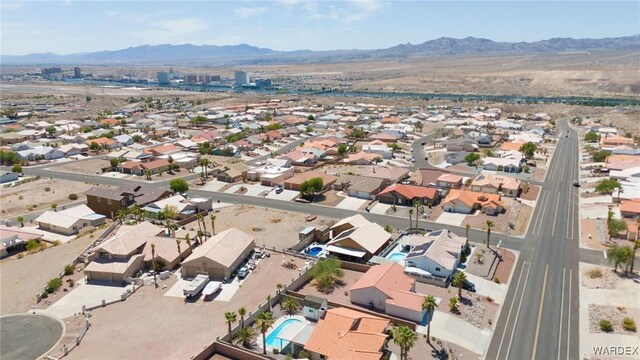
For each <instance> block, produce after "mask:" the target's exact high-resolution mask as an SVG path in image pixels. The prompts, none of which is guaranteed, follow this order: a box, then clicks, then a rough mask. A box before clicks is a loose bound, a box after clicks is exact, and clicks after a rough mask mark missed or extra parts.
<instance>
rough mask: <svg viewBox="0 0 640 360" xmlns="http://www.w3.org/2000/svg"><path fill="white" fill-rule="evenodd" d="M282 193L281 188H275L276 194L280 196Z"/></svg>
mask: <svg viewBox="0 0 640 360" xmlns="http://www.w3.org/2000/svg"><path fill="white" fill-rule="evenodd" d="M283 191H284V189H283V188H281V187H279V188H276V194H280V193H281V192H283Z"/></svg>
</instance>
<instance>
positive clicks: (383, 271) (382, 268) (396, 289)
mask: <svg viewBox="0 0 640 360" xmlns="http://www.w3.org/2000/svg"><path fill="white" fill-rule="evenodd" d="M414 284H415V280H414V279H413V278H412V277H410V276H408V275H405V273H404V267H403V266H402V265H400V264H398V263H397V262H392V263H388V264H383V265H376V266H373V267H371V268H370V269H369V270H368V271H367V272H366V273H365V274H364V275H363V276H362V277H360V279H358V281H356V283H355V284H353V286H352V287H351V288H350V289H349V291H358V290H362V289H366V288H372V287H373V288H376V289H378V290H379V291H381V292H383V293H384V294H385V295H387V300H386V302H387V303H388V304H393V305H395V306H398V307H402V308H405V309H411V310H414V311H422V302H423V300H424V295H423V294H418V293H415V292H413V291H412V289H413V286H414Z"/></svg>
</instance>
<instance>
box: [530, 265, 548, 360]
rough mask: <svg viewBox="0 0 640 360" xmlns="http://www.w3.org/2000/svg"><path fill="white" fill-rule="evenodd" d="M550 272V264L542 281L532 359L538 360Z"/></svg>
mask: <svg viewBox="0 0 640 360" xmlns="http://www.w3.org/2000/svg"><path fill="white" fill-rule="evenodd" d="M548 272H549V264H547V266H545V268H544V280H543V281H542V294H540V308H539V309H538V322H537V324H536V336H535V337H534V338H533V353H532V355H531V359H532V360H535V359H536V352H537V351H538V335H540V320H541V319H542V308H543V307H544V293H545V291H546V290H547V273H548Z"/></svg>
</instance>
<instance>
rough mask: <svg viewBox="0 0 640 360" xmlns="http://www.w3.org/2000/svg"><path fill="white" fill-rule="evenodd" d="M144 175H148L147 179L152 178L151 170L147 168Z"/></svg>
mask: <svg viewBox="0 0 640 360" xmlns="http://www.w3.org/2000/svg"><path fill="white" fill-rule="evenodd" d="M144 175H145V176H146V177H147V180H151V170H145V172H144Z"/></svg>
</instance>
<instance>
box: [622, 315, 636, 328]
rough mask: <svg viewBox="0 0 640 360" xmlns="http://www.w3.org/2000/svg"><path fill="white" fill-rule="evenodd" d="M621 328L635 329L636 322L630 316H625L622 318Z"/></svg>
mask: <svg viewBox="0 0 640 360" xmlns="http://www.w3.org/2000/svg"><path fill="white" fill-rule="evenodd" d="M622 328H623V329H625V330H627V331H636V322H635V321H634V320H633V319H632V318H630V317H626V318H624V319H623V320H622Z"/></svg>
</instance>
